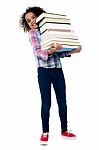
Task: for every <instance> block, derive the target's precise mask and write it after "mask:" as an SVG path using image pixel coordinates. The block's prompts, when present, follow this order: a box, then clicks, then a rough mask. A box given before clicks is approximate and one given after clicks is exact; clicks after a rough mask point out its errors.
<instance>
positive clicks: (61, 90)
mask: <svg viewBox="0 0 99 150" xmlns="http://www.w3.org/2000/svg"><path fill="white" fill-rule="evenodd" d="M43 12H45V11H44V10H43V9H42V8H40V7H37V6H35V7H29V8H27V9H26V11H25V12H24V13H23V14H22V16H21V17H20V26H21V27H22V28H23V30H24V32H28V33H29V40H30V43H31V45H32V48H33V53H34V56H35V58H36V61H37V71H38V83H39V88H40V94H41V119H42V135H41V137H40V142H41V144H45V145H46V144H47V143H48V138H49V117H50V108H51V84H52V85H53V88H54V90H55V94H56V99H57V104H58V110H59V117H60V121H61V136H62V137H63V138H67V139H76V135H75V134H73V133H71V132H69V131H68V126H67V104H66V83H65V78H64V73H63V71H62V64H61V61H60V58H61V56H59V55H58V54H57V51H58V50H60V49H61V48H62V45H61V44H59V43H53V44H51V45H50V49H49V50H48V51H44V50H42V49H41V45H40V40H41V39H40V31H39V27H38V25H37V24H36V19H37V17H38V16H40V15H41V14H42V13H43ZM81 49H82V47H81V45H79V46H78V48H77V49H75V50H73V51H71V52H66V53H65V56H69V55H71V54H73V53H78V52H80V51H81Z"/></svg>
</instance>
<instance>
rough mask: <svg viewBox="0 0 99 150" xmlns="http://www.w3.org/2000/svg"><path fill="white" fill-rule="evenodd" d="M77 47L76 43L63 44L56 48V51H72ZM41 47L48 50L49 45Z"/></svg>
mask: <svg viewBox="0 0 99 150" xmlns="http://www.w3.org/2000/svg"><path fill="white" fill-rule="evenodd" d="M77 47H78V45H66V44H63V45H62V48H61V49H60V50H58V51H57V52H64V51H72V50H74V49H76V48H77ZM41 48H42V49H43V50H48V49H49V48H50V45H47V46H41Z"/></svg>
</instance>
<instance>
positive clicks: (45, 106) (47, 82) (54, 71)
mask: <svg viewBox="0 0 99 150" xmlns="http://www.w3.org/2000/svg"><path fill="white" fill-rule="evenodd" d="M38 83H39V88H40V93H41V100H42V102H41V119H42V129H43V132H49V117H50V107H51V84H53V88H54V91H55V94H56V99H57V104H58V110H59V117H60V121H61V131H62V132H64V131H67V104H66V84H65V78H64V74H63V71H62V68H42V67H38Z"/></svg>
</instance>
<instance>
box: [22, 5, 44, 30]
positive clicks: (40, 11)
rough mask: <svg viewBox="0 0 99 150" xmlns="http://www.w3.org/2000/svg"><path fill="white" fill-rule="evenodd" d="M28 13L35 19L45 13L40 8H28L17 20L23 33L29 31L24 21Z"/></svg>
mask: <svg viewBox="0 0 99 150" xmlns="http://www.w3.org/2000/svg"><path fill="white" fill-rule="evenodd" d="M29 12H33V13H34V14H35V16H36V17H38V16H40V15H41V14H42V13H43V12H45V11H44V10H43V8H41V7H37V6H35V7H28V8H27V9H26V11H25V13H23V14H22V15H21V17H20V20H19V26H20V27H22V28H23V30H24V32H28V31H29V30H30V27H29V26H28V24H27V22H26V20H25V15H26V14H27V13H29Z"/></svg>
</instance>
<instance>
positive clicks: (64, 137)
mask: <svg viewBox="0 0 99 150" xmlns="http://www.w3.org/2000/svg"><path fill="white" fill-rule="evenodd" d="M61 137H62V139H67V140H77V137H66V136H61Z"/></svg>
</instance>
